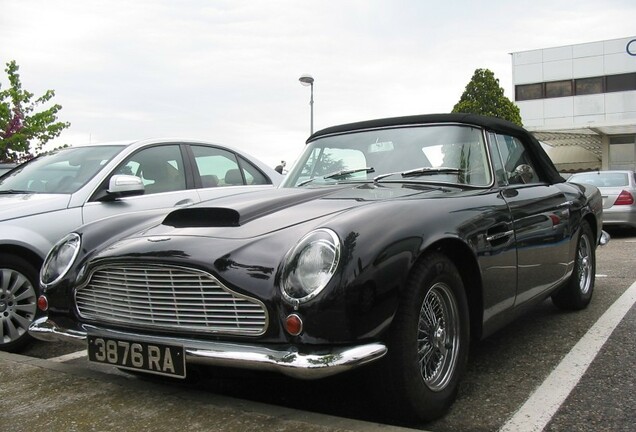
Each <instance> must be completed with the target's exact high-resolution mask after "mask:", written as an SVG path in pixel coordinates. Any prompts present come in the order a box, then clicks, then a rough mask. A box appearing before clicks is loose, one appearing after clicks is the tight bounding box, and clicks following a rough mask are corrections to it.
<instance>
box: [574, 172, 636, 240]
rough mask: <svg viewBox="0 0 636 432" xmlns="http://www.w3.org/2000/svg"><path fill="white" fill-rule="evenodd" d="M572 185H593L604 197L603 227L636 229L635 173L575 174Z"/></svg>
mask: <svg viewBox="0 0 636 432" xmlns="http://www.w3.org/2000/svg"><path fill="white" fill-rule="evenodd" d="M568 182H570V183H585V184H591V185H594V186H596V187H597V188H598V190H599V191H601V196H602V197H603V226H613V227H630V228H636V176H635V175H634V171H629V170H614V171H594V172H585V173H578V174H573V175H572V176H571V177H570V178H568Z"/></svg>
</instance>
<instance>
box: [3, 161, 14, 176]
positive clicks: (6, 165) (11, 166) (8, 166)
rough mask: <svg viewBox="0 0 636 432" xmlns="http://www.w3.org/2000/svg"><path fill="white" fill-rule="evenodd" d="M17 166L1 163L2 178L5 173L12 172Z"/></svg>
mask: <svg viewBox="0 0 636 432" xmlns="http://www.w3.org/2000/svg"><path fill="white" fill-rule="evenodd" d="M16 166H17V165H16V164H12V163H0V176H2V175H3V174H4V173H7V172H9V171H11V170H12V169H13V168H15V167H16Z"/></svg>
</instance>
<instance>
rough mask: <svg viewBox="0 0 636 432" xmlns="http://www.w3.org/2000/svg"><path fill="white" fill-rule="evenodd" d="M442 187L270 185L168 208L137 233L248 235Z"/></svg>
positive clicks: (440, 191) (435, 192)
mask: <svg viewBox="0 0 636 432" xmlns="http://www.w3.org/2000/svg"><path fill="white" fill-rule="evenodd" d="M455 191H457V190H455ZM445 193H449V189H442V188H429V187H416V188H410V187H405V186H404V185H388V186H387V185H373V184H364V185H356V186H351V185H346V186H336V187H326V188H316V189H291V188H281V189H272V190H268V191H260V192H258V193H250V194H244V195H241V196H235V197H225V198H221V199H215V200H213V201H209V202H207V203H201V204H198V205H195V206H192V207H189V208H185V209H179V210H175V211H172V212H171V213H169V214H168V215H167V216H166V218H165V219H164V220H163V223H162V224H161V225H158V226H155V227H153V228H151V229H148V230H146V231H144V233H143V235H142V236H170V235H204V236H210V237H222V238H250V237H257V236H261V235H264V234H267V233H269V232H273V231H277V230H280V229H284V228H287V227H289V226H292V225H297V224H301V223H305V222H309V221H312V220H318V219H322V218H325V217H329V216H331V215H335V214H338V213H341V212H344V211H346V210H349V209H352V208H355V207H360V206H365V205H372V204H374V203H377V202H381V201H387V200H396V199H408V198H412V197H416V196H419V197H421V196H422V195H424V196H431V197H432V196H439V195H441V194H445Z"/></svg>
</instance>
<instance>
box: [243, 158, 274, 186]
mask: <svg viewBox="0 0 636 432" xmlns="http://www.w3.org/2000/svg"><path fill="white" fill-rule="evenodd" d="M239 161H240V162H241V168H242V169H243V176H245V181H246V182H247V184H248V185H268V184H272V182H271V180H270V179H269V178H267V177H266V176H265V174H263V173H262V172H261V171H260V170H259V169H258V168H256V167H255V166H254V165H252V164H251V163H250V162H248V161H247V160H245V159H244V158H242V157H240V156H239Z"/></svg>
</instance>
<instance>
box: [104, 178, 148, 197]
mask: <svg viewBox="0 0 636 432" xmlns="http://www.w3.org/2000/svg"><path fill="white" fill-rule="evenodd" d="M145 191H146V188H145V187H144V182H143V181H142V180H141V179H140V178H139V177H137V176H133V175H125V174H117V175H114V176H112V177H111V178H110V181H109V182H108V191H107V192H108V196H109V197H110V198H111V199H114V198H119V197H124V196H131V195H143V194H144V192H145Z"/></svg>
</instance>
